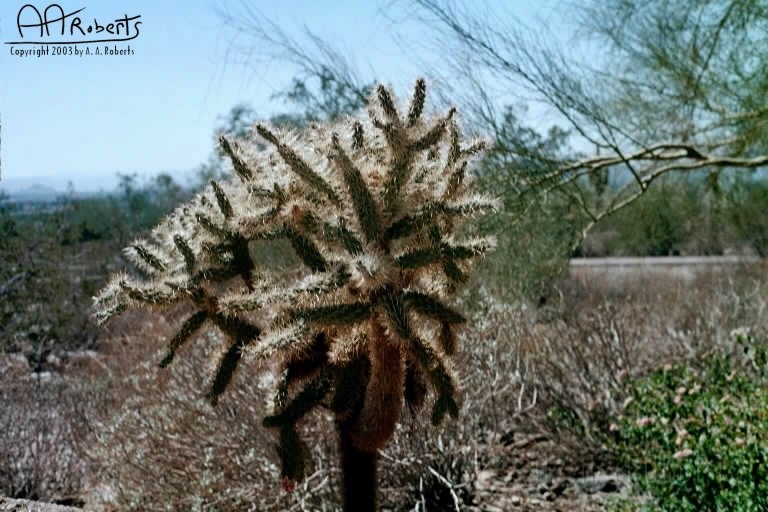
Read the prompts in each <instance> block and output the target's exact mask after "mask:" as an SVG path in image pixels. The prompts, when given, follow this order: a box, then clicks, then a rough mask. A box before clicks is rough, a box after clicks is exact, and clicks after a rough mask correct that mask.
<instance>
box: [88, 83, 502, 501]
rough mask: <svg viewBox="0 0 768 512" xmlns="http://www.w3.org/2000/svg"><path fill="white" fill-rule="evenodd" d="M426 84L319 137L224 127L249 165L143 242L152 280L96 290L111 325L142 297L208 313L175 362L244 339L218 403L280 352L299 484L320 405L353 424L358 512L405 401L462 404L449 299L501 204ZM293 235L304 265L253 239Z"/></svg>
mask: <svg viewBox="0 0 768 512" xmlns="http://www.w3.org/2000/svg"><path fill="white" fill-rule="evenodd" d="M424 101H425V83H424V81H423V80H419V81H417V83H416V87H415V90H414V93H413V96H412V99H411V101H410V104H409V105H408V106H407V110H404V111H403V112H402V113H401V110H400V109H399V108H398V106H397V102H396V100H395V98H394V97H393V95H392V94H391V93H390V91H388V90H387V89H386V88H384V87H383V86H379V87H377V88H376V89H375V91H374V93H373V95H372V98H371V101H370V103H369V109H368V116H367V117H360V118H354V119H351V120H348V121H341V122H336V123H325V124H318V125H314V126H310V127H309V128H307V129H305V130H304V131H302V132H289V131H284V132H282V131H277V130H275V129H272V128H270V127H268V126H266V125H262V124H258V125H256V127H255V129H254V133H253V134H252V135H251V136H249V137H247V138H245V139H242V140H240V141H234V140H229V139H227V138H224V137H222V139H221V141H220V142H221V147H222V149H223V151H224V152H225V153H226V154H227V155H228V157H229V159H230V160H231V163H232V167H233V170H234V173H233V177H232V179H231V180H230V181H227V182H222V183H218V182H216V181H213V182H211V185H210V187H209V188H207V189H206V190H205V191H203V192H202V193H201V194H199V195H198V196H197V197H196V198H195V199H194V200H193V201H191V202H190V203H189V204H186V205H184V206H183V207H181V208H179V209H178V210H176V211H175V212H174V213H173V214H172V215H170V216H169V217H168V219H166V220H165V221H164V222H163V223H162V224H161V225H159V226H158V227H157V228H156V229H154V230H153V231H152V233H151V234H150V236H148V237H147V238H146V239H142V240H137V241H135V242H134V243H133V244H131V245H130V246H129V247H128V248H127V249H126V252H127V254H128V256H129V257H130V258H131V259H132V260H133V261H134V262H135V263H136V264H137V265H138V266H139V268H140V269H141V270H142V271H143V272H144V273H145V274H146V277H140V278H136V277H130V276H128V275H124V274H123V275H118V276H115V278H114V279H113V280H112V281H111V283H110V284H109V285H108V286H107V287H106V288H105V289H104V291H103V292H102V293H101V295H100V296H98V297H97V298H96V306H97V311H98V312H97V315H98V319H99V320H100V321H102V322H105V321H107V320H108V319H109V318H111V317H113V316H115V315H116V314H119V313H120V312H122V311H124V310H125V309H127V308H132V307H142V308H149V309H151V310H164V309H165V308H168V307H174V306H176V305H178V304H184V305H186V306H187V307H191V309H192V312H191V313H190V314H189V316H188V318H187V319H186V320H185V321H184V322H183V323H182V325H181V326H180V327H179V331H178V333H177V334H176V335H175V336H174V337H173V338H172V339H171V340H170V342H169V343H168V350H167V355H166V356H165V358H164V359H163V360H162V361H161V362H160V365H161V366H166V365H168V364H170V363H171V362H172V361H173V359H174V358H175V356H176V353H177V352H178V351H179V350H181V349H182V346H183V344H184V343H185V342H187V341H188V340H189V339H190V338H191V337H192V336H193V335H194V334H195V333H196V332H197V331H199V330H200V329H203V328H208V327H209V326H212V327H215V328H217V329H218V330H220V331H221V332H222V333H223V334H224V335H225V337H226V339H227V340H228V345H227V346H226V347H224V349H223V351H222V355H221V357H220V360H219V361H218V365H217V369H216V371H215V373H214V375H213V376H212V377H211V382H210V388H209V389H208V392H207V397H208V399H209V400H210V401H211V403H212V404H216V401H217V399H218V397H219V396H220V395H221V394H222V393H224V392H225V391H226V389H227V386H228V385H229V383H230V382H231V381H232V378H233V376H234V374H235V371H236V369H237V367H238V364H239V362H240V361H241V358H243V357H247V358H255V359H257V360H262V361H264V362H269V363H273V364H274V363H276V365H277V366H278V367H279V375H278V379H277V386H276V391H275V397H274V410H273V411H272V413H271V414H270V415H269V416H267V417H266V418H265V419H264V425H265V426H266V427H268V428H273V429H275V430H276V431H277V432H278V433H279V439H280V444H279V455H280V459H281V465H282V477H283V478H284V479H285V483H286V484H289V485H290V484H291V483H292V482H294V481H295V480H298V479H300V478H301V477H302V475H303V473H304V468H305V467H306V462H307V461H306V453H307V450H306V449H305V448H304V443H303V441H302V440H301V439H300V436H299V434H298V428H297V424H298V423H299V422H300V421H301V420H302V419H303V418H304V417H305V416H306V415H307V414H308V413H310V412H311V411H312V410H313V409H317V408H325V409H328V410H330V411H332V413H333V415H334V417H335V420H336V425H337V431H338V436H339V446H340V453H341V459H342V460H341V465H342V468H343V489H344V508H345V510H350V511H351V510H355V511H366V510H373V509H374V508H375V491H376V483H375V482H376V480H375V476H376V453H377V450H378V449H380V448H382V447H383V446H384V445H385V444H386V443H387V442H388V441H389V440H390V438H391V437H392V435H393V433H394V431H395V428H396V425H397V422H398V420H399V417H400V414H401V411H402V409H403V407H404V405H407V406H409V407H411V408H413V409H419V408H421V407H422V406H423V405H424V404H425V401H426V398H427V396H428V394H429V392H430V391H431V394H432V396H433V399H432V406H431V408H432V411H431V418H432V422H433V423H434V424H435V425H437V424H439V423H440V422H441V420H442V419H443V418H444V417H445V415H446V414H448V415H450V416H452V417H454V418H455V417H456V416H457V415H458V412H459V406H458V395H457V393H458V390H457V383H456V380H455V378H454V376H453V373H452V370H451V365H450V358H451V356H452V355H453V354H454V353H455V351H456V329H457V327H458V326H460V325H461V324H463V323H464V322H465V318H464V317H463V316H462V314H461V313H460V312H459V311H457V310H455V309H454V308H453V307H452V306H451V305H450V304H449V303H448V301H449V298H450V296H451V295H452V294H454V293H455V292H456V290H457V289H458V288H459V287H460V286H461V285H462V284H463V283H464V282H466V280H467V278H468V274H469V272H470V269H471V264H472V262H473V261H474V260H475V259H476V258H477V257H478V256H480V255H482V254H484V253H486V252H487V251H488V250H489V249H491V248H492V245H493V241H492V239H489V238H468V239H462V238H461V237H460V236H459V234H458V229H459V228H460V226H461V225H462V223H463V221H465V220H466V219H467V218H469V217H471V216H475V215H482V214H485V213H488V212H490V211H491V210H494V209H495V208H496V207H497V203H496V201H495V200H494V199H492V198H490V197H487V196H483V195H479V194H477V193H475V192H473V191H472V187H471V183H472V179H471V178H472V174H471V173H470V163H471V160H472V158H473V157H474V156H475V155H476V154H478V153H479V152H480V151H481V150H482V149H483V146H484V144H483V142H482V141H474V142H471V143H469V144H468V145H463V144H462V140H461V135H460V131H459V127H458V124H457V122H456V120H455V119H454V117H455V110H454V109H451V110H449V111H448V113H447V114H446V115H445V116H443V117H438V118H436V119H428V118H427V116H425V115H424ZM274 239H285V240H287V241H288V242H289V243H290V246H291V247H292V250H293V251H294V252H295V254H296V256H297V258H298V259H299V260H300V261H301V262H302V263H303V272H302V274H301V275H299V276H297V275H295V274H294V273H290V274H288V273H287V272H281V271H276V270H270V269H268V268H265V267H264V266H262V265H260V264H259V262H258V261H257V260H256V259H255V257H254V255H253V254H254V252H253V251H252V245H253V244H255V243H258V242H259V241H260V240H274Z"/></svg>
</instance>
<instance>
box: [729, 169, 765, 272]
mask: <svg viewBox="0 0 768 512" xmlns="http://www.w3.org/2000/svg"><path fill="white" fill-rule="evenodd" d="M727 197H728V205H727V208H726V215H727V217H728V220H729V221H730V223H731V224H732V225H733V227H734V230H735V231H736V233H737V235H738V238H739V240H741V241H742V243H745V244H747V245H748V246H750V247H751V248H752V249H753V250H754V251H755V252H756V253H757V254H759V255H760V256H761V257H763V258H764V257H766V256H768V214H766V212H767V211H768V183H766V182H765V181H764V180H760V181H758V180H750V181H747V180H741V181H737V182H735V183H734V184H733V186H732V187H731V188H730V189H729V190H728V193H727Z"/></svg>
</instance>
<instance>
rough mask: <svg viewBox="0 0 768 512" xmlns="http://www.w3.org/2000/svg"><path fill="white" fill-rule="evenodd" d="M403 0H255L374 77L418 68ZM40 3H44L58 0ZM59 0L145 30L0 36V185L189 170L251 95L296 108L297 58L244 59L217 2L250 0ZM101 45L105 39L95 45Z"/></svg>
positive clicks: (20, 0)
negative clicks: (34, 42) (290, 100)
mask: <svg viewBox="0 0 768 512" xmlns="http://www.w3.org/2000/svg"><path fill="white" fill-rule="evenodd" d="M400 1H401V2H403V3H401V4H400V7H398V4H394V5H395V8H394V9H395V11H394V12H393V9H392V5H393V4H392V1H391V0H389V1H373V0H371V1H352V0H334V1H319V0H315V1H309V0H305V1H300V0H288V1H281V2H275V1H267V0H261V1H258V0H256V1H251V2H250V4H251V5H253V6H254V7H255V8H256V9H257V10H258V11H259V12H260V13H261V14H263V15H264V16H266V17H267V18H268V19H270V20H272V21H274V22H276V23H277V24H278V25H280V26H281V27H282V28H283V29H284V30H286V31H287V32H288V33H290V34H297V35H298V34H301V32H302V30H303V28H304V27H307V28H309V29H310V30H312V31H313V32H315V33H316V34H318V35H319V36H321V37H323V38H324V39H326V40H328V41H330V42H331V43H332V44H333V45H334V47H335V48H337V49H338V50H340V51H341V52H342V53H344V54H345V55H349V56H350V57H352V60H353V62H354V64H355V65H356V67H357V68H358V69H359V70H360V72H361V75H362V76H363V78H366V79H370V78H373V77H374V72H373V71H372V70H373V69H374V68H375V70H376V72H375V74H376V75H377V76H376V78H380V79H382V80H384V81H386V82H388V83H392V84H393V85H396V86H398V85H400V84H408V83H412V81H413V79H414V78H415V77H416V76H418V74H419V69H418V67H417V66H418V64H417V63H416V62H414V61H413V59H412V58H409V56H406V55H404V54H403V50H402V49H401V47H400V45H398V44H397V40H396V37H395V35H396V33H399V34H400V36H401V38H402V37H403V36H404V37H405V38H408V37H409V36H411V35H413V34H409V30H417V28H415V27H410V28H409V25H408V24H406V25H398V26H397V27H395V26H393V25H392V22H391V21H390V18H389V16H392V15H393V14H394V15H395V16H396V15H397V14H398V12H397V9H398V8H405V7H406V6H407V2H405V0H400ZM28 2H29V0H3V2H2V5H0V41H3V42H5V41H14V40H18V39H19V38H18V30H17V27H16V16H17V13H18V11H19V8H20V7H21V6H22V5H24V4H25V3H28ZM32 3H33V4H35V5H36V6H37V7H38V9H39V10H40V11H41V12H42V11H43V9H45V7H46V6H47V5H48V4H49V2H34V1H33V2H32ZM492 3H493V2H492ZM499 3H501V2H499ZM550 3H551V2H550ZM59 4H60V5H61V6H62V8H63V9H64V11H66V12H67V13H69V12H72V11H75V10H77V9H81V8H83V7H85V10H84V11H82V12H81V13H79V16H81V18H82V19H83V25H87V23H88V22H89V20H92V19H93V18H96V19H98V20H99V22H100V23H101V22H109V21H111V20H113V19H115V18H118V17H122V16H123V15H126V14H127V15H128V16H135V15H141V20H140V21H141V22H142V25H141V26H140V35H139V37H138V38H136V39H134V40H133V41H130V42H129V43H119V46H120V47H121V48H125V47H126V46H127V44H130V47H131V49H132V50H133V51H134V53H133V55H128V56H96V55H91V56H82V57H77V56H71V55H66V56H53V55H49V56H43V57H19V56H14V55H11V48H12V47H11V45H6V44H3V45H0V46H1V47H0V115H2V180H3V181H2V182H0V187H3V185H4V184H5V185H6V186H8V187H9V188H10V187H11V186H12V185H13V184H16V185H18V184H27V183H29V182H33V181H34V182H39V183H43V184H48V185H51V186H53V187H55V188H62V187H63V186H64V185H65V184H66V183H67V182H68V181H70V180H71V181H72V182H73V184H74V185H75V188H76V189H77V190H93V189H99V188H105V187H110V186H111V185H112V184H114V182H115V178H114V177H115V175H116V173H118V172H122V173H128V172H137V173H139V174H143V175H151V174H156V173H158V172H162V171H173V172H174V173H175V174H176V175H181V174H183V173H184V172H189V171H190V170H191V169H194V168H195V167H196V166H198V165H199V164H201V163H202V162H204V161H205V160H206V159H207V157H208V154H209V153H210V151H211V149H212V147H213V140H212V132H213V128H214V126H215V125H216V123H217V117H218V116H221V115H223V114H225V113H226V112H227V111H228V110H229V109H230V108H231V107H232V106H233V105H235V104H236V103H239V102H248V103H251V104H252V105H254V106H255V107H256V110H257V112H258V113H259V114H260V115H263V116H265V117H267V116H269V115H270V114H272V113H275V112H279V111H283V110H285V108H286V107H285V105H283V104H281V103H280V102H279V101H277V100H274V99H271V98H270V96H271V94H272V93H273V92H274V91H276V90H278V89H281V88H283V87H285V86H286V85H287V84H288V83H289V80H290V78H291V77H292V76H293V73H294V71H295V69H294V68H293V67H292V66H291V65H289V64H286V63H278V62H273V63H272V64H270V65H268V66H267V65H265V64H252V65H251V66H248V67H246V66H243V65H242V64H241V63H240V61H239V59H238V57H239V54H238V53H237V52H236V50H234V48H233V47H232V44H231V43H232V39H233V37H234V36H235V34H234V32H233V31H232V30H231V29H229V28H228V27H227V26H226V25H225V24H224V23H223V22H222V19H221V17H220V16H219V15H218V14H217V9H223V10H226V11H227V12H230V13H233V14H237V13H238V12H241V9H242V6H241V4H240V0H229V1H228V0H219V1H214V0H186V1H184V2H165V1H164V2H161V1H149V0H133V1H131V2H119V3H118V2H113V1H108V0H74V1H71V0H59ZM531 4H532V3H531V2H507V3H506V7H507V8H509V9H510V10H512V12H513V13H514V14H515V15H516V16H518V17H519V18H520V19H522V20H523V21H533V19H534V17H535V16H537V15H538V14H540V12H541V11H540V9H536V8H532V7H526V6H527V5H531ZM384 8H389V10H387V11H386V13H387V14H386V15H385V14H384V12H383V11H382V9H384ZM28 34H30V35H28V36H27V37H28V38H29V37H31V35H33V34H32V33H31V32H30V33H28ZM241 42H245V41H244V40H241ZM96 46H103V45H91V47H92V48H93V47H96ZM16 48H20V47H18V46H17V47H16ZM25 48H29V46H27V47H25ZM80 48H81V49H82V48H84V46H83V45H81V46H80ZM230 50H231V51H230ZM257 51H258V49H257Z"/></svg>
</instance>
